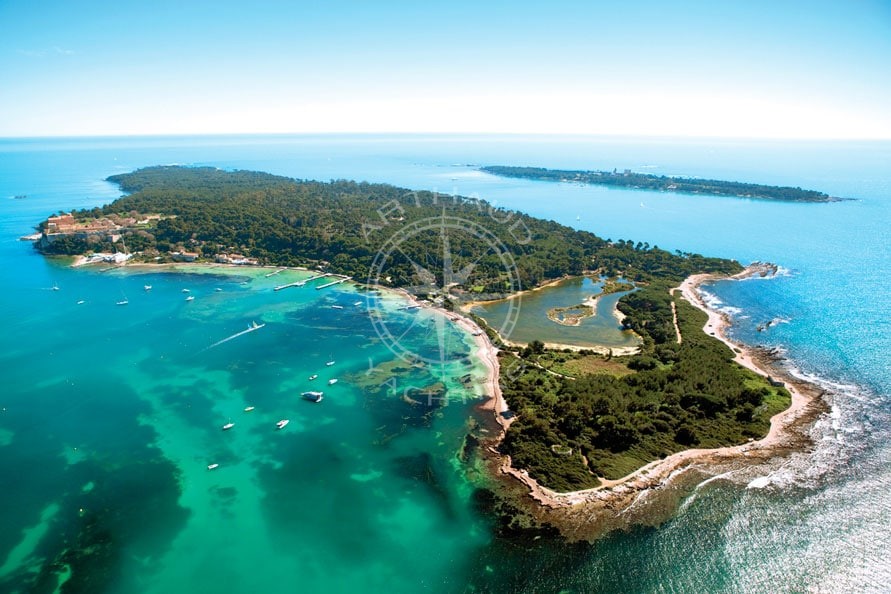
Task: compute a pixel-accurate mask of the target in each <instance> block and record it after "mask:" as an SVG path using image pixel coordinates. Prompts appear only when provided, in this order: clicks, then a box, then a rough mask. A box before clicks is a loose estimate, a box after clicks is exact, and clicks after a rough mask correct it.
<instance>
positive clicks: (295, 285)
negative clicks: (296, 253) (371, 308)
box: [273, 272, 343, 291]
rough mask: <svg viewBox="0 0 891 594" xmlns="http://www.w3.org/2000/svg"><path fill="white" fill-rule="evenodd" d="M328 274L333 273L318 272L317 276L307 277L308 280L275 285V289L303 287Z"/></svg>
mask: <svg viewBox="0 0 891 594" xmlns="http://www.w3.org/2000/svg"><path fill="white" fill-rule="evenodd" d="M326 276H331V273H330V272H326V273H324V274H317V275H315V276H313V277H310V278H308V279H306V280H302V281H297V282H296V283H288V284H287V285H279V286H277V287H275V289H273V290H275V291H281V290H282V289H287V288H290V287H302V286H303V285H305V284H306V283H308V282H311V281H314V280H317V279H320V278H325V277H326ZM340 282H343V281H340ZM326 286H327V285H326ZM316 288H317V289H319V288H321V287H316Z"/></svg>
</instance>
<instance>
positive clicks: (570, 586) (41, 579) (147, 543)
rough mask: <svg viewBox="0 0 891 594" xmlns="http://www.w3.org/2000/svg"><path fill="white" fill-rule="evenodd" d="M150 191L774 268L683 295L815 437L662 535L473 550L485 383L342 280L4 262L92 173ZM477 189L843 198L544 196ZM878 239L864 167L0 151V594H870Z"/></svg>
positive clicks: (882, 362) (477, 144) (94, 143)
mask: <svg viewBox="0 0 891 594" xmlns="http://www.w3.org/2000/svg"><path fill="white" fill-rule="evenodd" d="M159 164H181V165H206V166H213V167H219V168H224V169H248V170H260V171H267V172H270V173H275V174H280V175H286V176H290V177H295V178H299V179H314V180H325V181H326V180H332V179H353V180H359V181H368V182H385V183H390V184H394V185H397V186H401V187H405V188H411V189H426V190H432V191H436V192H438V193H440V194H442V195H443V196H445V197H447V196H451V195H462V196H469V197H479V198H483V199H485V200H488V201H490V202H491V203H493V204H494V205H496V206H499V207H505V208H509V209H517V210H520V211H523V212H525V213H528V214H530V215H533V216H537V217H544V218H548V219H553V220H555V221H558V222H560V223H563V224H565V225H569V226H572V227H575V228H578V229H584V230H588V231H592V232H595V233H597V234H598V235H600V236H601V237H604V238H609V239H613V240H618V239H630V240H633V241H635V242H638V241H640V242H646V243H648V244H649V245H652V246H659V247H661V248H664V249H668V250H671V251H675V250H679V251H682V252H699V253H703V254H706V255H711V256H721V257H727V258H734V259H737V260H739V261H740V262H742V263H744V264H745V263H749V262H752V261H769V262H773V263H776V264H777V265H778V266H779V267H780V269H779V270H780V272H779V274H778V275H777V276H776V277H774V278H771V279H756V280H747V281H741V282H720V283H717V284H715V285H713V286H710V287H708V289H707V290H708V294H707V298H708V299H709V301H710V302H711V303H712V304H713V305H714V306H715V307H719V308H722V309H723V310H724V311H726V312H727V313H728V314H729V315H730V316H731V317H732V318H733V320H734V328H733V331H732V334H733V337H734V338H735V339H737V340H740V341H743V342H745V343H747V344H750V345H757V346H767V347H773V348H777V349H779V350H780V352H782V353H783V354H784V356H785V358H786V360H787V364H788V365H789V366H790V368H791V369H792V370H793V371H794V372H795V373H796V374H798V375H800V376H802V377H805V378H808V379H810V380H812V381H814V382H816V383H818V384H820V385H821V386H822V387H823V388H824V389H825V390H826V399H827V401H828V403H829V404H830V407H831V408H830V411H831V412H829V413H827V414H826V415H825V416H824V417H822V418H821V419H820V420H819V421H818V422H817V424H816V425H815V426H814V428H813V430H812V436H813V440H814V445H813V447H811V448H809V449H808V450H807V451H805V452H800V453H797V454H794V455H791V456H789V457H788V458H786V459H784V460H783V461H781V462H780V463H779V464H776V465H774V466H772V467H770V469H769V471H765V472H761V473H758V472H746V471H745V470H741V471H740V472H735V473H729V474H727V475H724V476H718V477H715V478H714V479H713V480H710V481H708V483H707V484H705V485H703V486H701V487H699V488H697V489H695V490H693V491H691V492H690V493H689V494H688V495H687V496H686V497H685V499H684V500H683V501H682V502H681V504H680V505H679V507H678V509H677V511H676V512H675V513H674V514H673V515H672V517H671V519H669V520H667V521H664V522H662V523H661V524H659V525H658V526H647V527H638V528H633V529H631V530H628V531H622V532H616V533H612V534H609V535H606V536H605V537H603V538H601V539H599V540H597V541H595V542H593V543H566V542H565V541H563V540H562V539H561V538H560V537H559V536H557V535H556V534H553V533H551V532H548V531H543V532H539V533H537V534H536V535H535V536H534V537H530V536H529V535H524V534H523V533H516V532H507V533H505V532H503V531H498V530H497V527H496V525H495V522H494V520H493V518H492V516H491V515H490V510H489V509H488V507H487V505H486V503H485V499H486V498H485V497H484V496H483V495H482V494H481V491H480V490H479V485H480V484H481V481H482V478H483V477H480V476H478V473H476V474H475V472H474V470H473V469H470V468H468V466H467V465H466V464H465V463H464V462H463V461H462V456H461V453H462V448H463V445H464V436H465V435H466V434H467V432H468V431H469V430H471V429H472V428H473V427H474V425H475V423H476V421H477V420H478V415H479V413H478V412H477V411H476V407H477V406H478V405H479V404H480V403H481V402H482V399H483V398H484V390H483V389H481V388H480V386H479V385H478V381H477V380H478V379H479V378H481V377H482V376H483V375H484V368H483V367H482V365H481V363H480V362H479V361H478V360H477V359H476V358H475V357H474V346H473V342H472V339H471V338H470V337H468V336H467V335H466V333H464V332H463V331H461V330H459V329H458V328H456V327H455V326H454V325H452V324H450V323H448V322H447V321H444V319H443V318H442V316H438V317H437V315H436V314H434V313H432V312H430V311H427V310H416V309H411V308H408V306H407V302H405V301H404V300H402V299H401V298H399V297H398V296H393V295H381V294H377V293H369V292H368V291H366V290H364V289H363V287H362V286H360V285H356V284H351V283H342V284H339V285H335V286H332V287H328V288H325V289H314V288H313V287H315V286H319V284H320V283H321V282H322V281H320V280H313V281H309V282H308V283H307V285H306V286H303V287H293V288H289V289H286V290H281V291H274V290H273V288H274V287H275V286H278V285H281V284H287V283H291V282H300V281H304V280H307V279H308V278H309V277H310V275H311V274H312V273H311V272H302V271H285V272H281V273H278V274H276V275H272V276H267V274H269V273H270V272H274V269H249V268H243V269H241V268H238V269H208V268H202V267H190V266H183V267H179V268H177V269H174V270H166V269H165V270H161V269H158V268H152V267H142V268H134V269H128V270H124V271H121V270H107V269H106V268H108V267H103V266H96V267H92V268H90V269H72V268H70V267H69V266H68V265H67V263H65V262H59V261H53V260H48V259H45V258H43V257H42V256H40V255H39V254H37V253H36V252H35V251H34V249H33V247H32V246H31V244H30V243H29V242H26V241H20V240H19V237H20V236H23V235H26V234H28V233H31V232H33V229H34V226H35V225H36V224H37V223H38V222H39V221H41V220H43V219H45V218H46V217H47V216H49V215H52V214H54V213H58V212H62V211H68V210H71V209H77V208H90V207H94V206H98V205H102V204H105V203H108V202H110V201H112V200H114V199H115V198H116V197H117V196H119V195H120V191H119V189H118V188H117V187H116V186H114V185H112V184H110V183H108V182H106V181H104V180H105V178H107V177H108V176H109V175H113V174H117V173H122V172H127V171H131V170H133V169H136V168H139V167H144V166H150V165H159ZM483 165H532V166H542V167H551V168H562V169H609V170H612V169H614V168H615V169H618V170H619V171H622V170H624V169H631V170H634V171H642V172H648V173H653V174H660V175H662V174H664V175H683V176H692V177H703V178H714V179H727V180H738V181H747V182H757V183H765V184H775V185H788V186H800V187H802V188H808V189H817V190H821V191H825V192H827V193H829V194H831V195H833V196H839V197H843V198H850V199H851V200H845V201H840V202H832V203H826V204H793V203H778V202H771V201H767V200H752V199H740V198H730V197H727V198H721V197H706V196H697V195H681V194H673V193H664V192H649V191H639V190H623V189H614V188H605V187H593V186H582V185H577V184H571V183H557V184H555V183H547V182H537V181H530V180H521V179H505V178H498V177H494V176H491V175H488V174H484V173H481V172H480V171H478V167H480V166H483ZM889 229H891V143H889V142H855V141H844V142H842V141H837V142H829V141H826V142H817V141H808V142H798V141H756V140H716V139H671V138H625V137H587V136H580V137H568V136H471V135H432V136H412V135H396V136H390V135H365V136H349V135H340V136H338V135H332V136H285V135H282V136H231V137H230V136H206V137H160V136H159V137H138V138H123V137H122V138H118V137H116V138H53V139H0V311H2V312H3V314H4V316H3V318H4V320H3V331H2V332H0V373H2V376H0V385H2V387H0V526H2V530H0V591H2V592H97V593H99V592H113V593H137V592H138V593H142V592H146V593H149V592H151V593H154V592H158V593H161V592H163V593H177V592H189V593H194V592H214V593H228V592H231V593H239V592H264V593H276V592H388V593H402V592H437V593H438V592H579V593H582V592H696V593H700V592H852V591H860V592H864V591H866V592H868V591H873V592H879V591H887V589H888V584H889V583H891V561H889V559H891V519H889V518H891V497H889V492H891V440H889V439H888V437H889V435H891V403H889V395H891V365H889V362H891V360H889V353H891V321H889V311H891V280H889V279H891V249H889V244H888V237H889V234H888V230H889ZM147 285H150V286H151V288H150V289H147V288H146V286H147ZM186 291H188V292H186ZM189 296H192V297H194V299H192V300H188V301H187V300H186V298H187V297H189ZM122 302H126V305H118V304H119V303H122ZM382 320H383V322H382ZM255 322H256V324H257V326H259V327H258V328H256V329H255V330H252V331H250V332H242V331H244V330H247V329H249V328H253V324H254V323H255ZM767 322H771V324H770V325H769V326H767V327H766V329H765V326H766V324H767ZM382 324H383V326H384V327H385V328H384V330H383V331H382ZM759 328H760V330H759ZM232 336H234V338H232V339H231V340H226V339H227V338H229V337H232ZM394 337H395V339H394ZM394 344H398V345H399V346H401V348H402V350H401V351H400V350H399V349H397V348H394ZM406 353H410V356H406ZM328 363H332V364H331V365H328ZM313 375H316V376H317V377H316V378H315V379H312V380H311V379H309V378H310V377H311V376H313ZM468 378H470V379H469V380H468ZM330 379H337V380H338V382H337V383H335V384H329V383H328V381H329V380H330ZM307 390H319V391H323V392H324V400H323V401H322V402H320V403H313V402H309V401H307V400H305V399H303V398H301V396H300V394H301V392H302V391H307ZM250 407H253V409H251V410H248V411H246V410H245V409H246V408H250ZM285 419H287V420H288V421H289V423H288V425H287V426H285V427H284V428H282V429H277V428H276V427H277V426H276V423H277V422H278V421H281V420H285ZM227 423H232V424H233V426H232V428H231V429H229V430H226V431H224V430H222V426H223V425H224V424H227ZM214 464H216V465H218V466H216V467H214V468H213V469H212V470H209V466H212V465H214Z"/></svg>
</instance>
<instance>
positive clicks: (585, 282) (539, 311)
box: [473, 277, 639, 347]
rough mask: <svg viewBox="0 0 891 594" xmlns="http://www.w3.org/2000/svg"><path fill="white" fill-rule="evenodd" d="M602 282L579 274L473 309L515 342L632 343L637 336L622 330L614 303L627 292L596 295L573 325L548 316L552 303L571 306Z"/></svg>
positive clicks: (630, 345) (620, 344)
mask: <svg viewBox="0 0 891 594" xmlns="http://www.w3.org/2000/svg"><path fill="white" fill-rule="evenodd" d="M602 287H603V283H602V282H599V281H598V282H595V281H594V280H592V279H590V278H588V277H583V278H572V279H567V280H565V281H561V282H560V283H558V284H556V285H553V286H550V287H545V288H543V289H540V290H538V291H533V292H530V293H524V294H523V295H521V296H520V297H518V298H516V299H518V300H519V301H516V299H515V303H514V304H511V303H510V300H504V301H496V302H493V303H486V304H482V305H478V306H476V307H474V308H473V313H475V314H477V315H479V316H480V317H482V318H483V319H485V320H486V321H487V322H488V323H489V325H490V326H492V327H493V328H498V329H501V328H508V326H509V327H510V329H509V334H508V335H507V336H505V338H508V339H510V340H512V341H515V342H521V343H523V342H525V343H529V342H532V341H533V340H540V341H542V342H546V343H556V344H566V345H572V346H580V347H589V346H606V347H633V346H637V344H638V343H639V340H637V339H636V337H635V336H634V334H633V333H631V332H627V331H623V330H622V325H621V324H620V323H619V321H618V319H617V318H616V315H615V311H616V303H617V302H618V301H619V299H621V298H622V296H623V295H625V294H626V293H627V292H620V293H612V294H609V295H604V296H602V297H599V298H598V299H597V308H596V311H595V314H594V315H593V316H590V317H587V318H583V319H582V320H581V322H580V323H579V324H578V325H577V326H569V325H565V324H560V323H558V322H555V321H553V320H551V319H550V318H548V311H549V310H551V309H552V308H555V307H572V306H574V305H579V304H580V303H582V302H584V301H585V300H586V299H588V298H590V297H592V296H594V295H598V294H599V293H600V291H601V289H602ZM511 305H514V306H515V308H516V312H517V313H516V320H515V321H513V320H512V321H513V324H509V320H510V318H511V317H512V316H513V315H514V314H513V313H512V310H511Z"/></svg>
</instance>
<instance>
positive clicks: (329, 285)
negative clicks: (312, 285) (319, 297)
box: [316, 276, 352, 291]
mask: <svg viewBox="0 0 891 594" xmlns="http://www.w3.org/2000/svg"><path fill="white" fill-rule="evenodd" d="M351 278H352V277H351V276H345V277H343V278H339V279H337V280H334V281H331V282H330V283H325V284H324V285H319V286H318V287H316V291H320V290H322V289H327V288H328V287H333V286H334V285H339V284H340V283H345V282H346V281H348V280H350V279H351Z"/></svg>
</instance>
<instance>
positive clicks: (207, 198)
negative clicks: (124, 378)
mask: <svg viewBox="0 0 891 594" xmlns="http://www.w3.org/2000/svg"><path fill="white" fill-rule="evenodd" d="M108 181H111V182H114V183H116V184H118V185H119V186H120V187H121V189H123V190H124V191H125V192H129V195H126V196H123V197H121V198H118V199H117V200H115V201H114V202H112V203H110V204H108V205H106V206H103V207H97V208H93V209H87V210H80V211H74V212H72V213H70V217H71V219H73V222H72V223H71V224H69V225H67V226H65V227H63V228H59V229H54V228H52V227H53V225H52V223H53V221H54V218H51V219H49V220H47V221H44V222H43V223H42V224H41V226H40V228H39V230H40V231H44V232H45V233H44V237H43V239H42V240H41V241H39V242H37V244H36V247H37V249H38V250H40V251H42V252H43V253H46V254H60V255H80V254H86V253H89V252H103V251H104V252H115V251H121V250H125V251H127V252H130V253H134V254H138V255H137V259H143V260H146V261H152V260H153V259H154V258H161V259H162V261H163V260H165V259H167V260H169V259H171V257H172V256H173V255H175V254H180V255H182V254H188V258H190V260H197V261H214V260H215V259H216V258H217V257H218V256H221V255H230V254H233V253H237V254H239V255H243V256H245V257H246V258H250V259H252V260H255V261H257V262H258V263H261V264H269V265H283V266H307V267H313V268H316V267H321V268H324V269H325V270H326V271H329V272H334V273H338V274H344V275H348V276H352V277H353V278H356V279H360V280H365V279H367V278H368V276H369V273H370V271H371V267H372V264H373V262H374V258H375V255H376V254H377V253H378V251H379V249H380V248H381V247H382V246H383V245H384V243H385V242H386V241H387V240H388V239H389V238H391V237H392V236H393V235H394V234H395V233H397V232H398V231H399V230H400V229H405V228H407V227H409V226H410V225H412V224H413V223H417V222H418V221H423V220H432V219H435V218H436V217H440V216H444V215H448V216H452V217H460V218H461V219H462V220H465V221H468V222H469V223H476V224H478V225H480V226H482V227H484V228H485V229H487V230H489V231H490V232H491V233H492V234H493V235H494V236H496V237H497V238H498V239H499V241H500V242H502V243H503V247H504V249H505V250H507V251H508V252H509V253H510V254H511V255H512V257H513V260H514V262H515V263H516V272H517V275H518V277H519V282H520V285H522V286H523V287H534V286H536V285H538V284H541V283H543V282H545V281H548V280H551V279H556V278H560V277H562V276H565V275H578V274H581V273H583V272H584V271H587V270H595V269H602V270H603V271H604V272H605V274H607V275H608V276H614V275H615V274H616V273H617V272H619V271H622V272H624V274H625V277H626V278H628V279H629V280H634V279H647V278H651V277H662V276H665V275H671V276H672V278H674V277H677V276H680V277H684V276H687V275H690V274H694V273H697V272H716V273H729V274H733V273H734V272H736V271H738V270H739V268H740V267H739V264H737V263H736V262H731V261H728V260H722V259H719V258H706V257H703V256H700V255H696V254H686V253H680V252H668V251H666V250H661V249H659V248H658V247H656V246H653V247H650V245H649V244H646V243H641V242H637V243H634V242H632V241H629V240H615V241H613V240H609V239H602V238H600V237H598V236H596V235H594V234H593V233H589V232H587V231H576V230H574V229H572V228H570V227H567V226H564V225H559V224H557V223H555V222H553V221H545V220H542V219H537V218H534V217H530V216H527V215H524V214H522V213H520V212H516V211H510V210H506V209H503V208H496V207H494V206H492V205H491V204H489V203H487V202H485V201H482V200H478V199H471V198H462V197H459V196H451V195H441V194H436V193H433V192H426V191H418V192H414V191H410V190H407V189H405V188H398V187H395V186H391V185H387V184H370V183H365V182H354V181H346V180H333V181H330V182H319V181H303V180H294V179H290V178H286V177H281V176H276V175H271V174H268V173H260V172H253V171H222V170H219V169H215V168H211V167H194V168H192V167H176V166H159V167H148V168H145V169H140V170H138V171H134V172H132V173H127V174H122V175H115V176H112V177H109V178H108ZM67 216H68V215H66V217H67ZM55 219H58V218H55ZM434 227H435V225H434ZM438 241H439V230H438V229H437V228H432V229H430V230H428V231H425V232H421V233H418V234H416V235H413V236H412V237H409V238H407V239H406V240H405V241H404V242H402V243H401V244H400V253H399V254H396V255H394V257H393V259H392V260H391V262H390V263H389V266H388V269H387V277H388V278H389V280H387V279H378V280H379V281H380V282H382V283H387V284H388V285H389V286H393V287H408V286H414V285H415V284H417V282H418V278H417V276H416V270H415V268H414V266H413V264H412V261H414V262H424V263H425V264H426V265H427V267H428V268H429V269H430V270H431V271H433V272H434V273H435V274H437V275H438V278H437V280H438V281H439V282H440V283H441V282H442V280H443V279H442V264H443V262H442V254H441V253H440V254H437V253H432V251H431V245H433V244H434V243H436V242H438ZM451 242H452V243H451V252H452V254H453V257H454V261H453V262H452V264H453V267H454V268H459V267H461V266H463V265H465V264H468V263H473V264H474V268H473V271H472V272H471V274H470V276H469V278H468V279H467V280H466V281H465V283H464V284H465V289H466V290H467V291H472V292H476V293H487V294H504V293H505V292H506V291H508V290H509V287H508V286H507V285H506V284H505V282H506V271H505V269H504V265H503V262H502V261H501V259H500V257H499V254H496V253H492V250H491V248H490V246H488V245H486V244H485V243H484V242H480V241H479V239H478V238H475V237H472V236H469V235H466V234H460V233H459V234H455V235H454V236H453V237H451ZM439 286H442V284H440V285H439Z"/></svg>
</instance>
